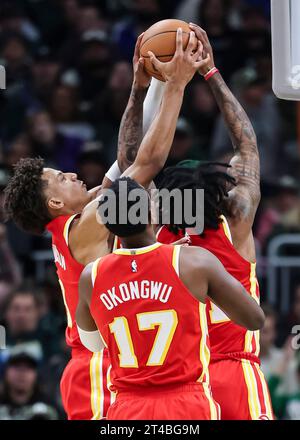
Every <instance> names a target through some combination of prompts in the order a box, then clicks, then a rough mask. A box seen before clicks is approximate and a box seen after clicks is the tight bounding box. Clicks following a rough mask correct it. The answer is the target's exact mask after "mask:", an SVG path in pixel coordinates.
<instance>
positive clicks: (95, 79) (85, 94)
mask: <svg viewBox="0 0 300 440" xmlns="http://www.w3.org/2000/svg"><path fill="white" fill-rule="evenodd" d="M79 47H80V53H79V58H78V63H77V71H78V73H79V78H80V85H81V94H82V99H83V100H84V101H87V102H91V101H92V100H93V99H94V97H95V95H96V94H98V93H99V92H101V91H102V90H104V88H105V86H106V84H107V81H108V78H109V72H110V70H111V67H112V59H113V51H112V48H111V46H110V43H109V37H108V33H107V32H106V31H104V30H102V29H98V30H87V31H86V32H84V33H83V34H82V37H81V43H80V46H79Z"/></svg>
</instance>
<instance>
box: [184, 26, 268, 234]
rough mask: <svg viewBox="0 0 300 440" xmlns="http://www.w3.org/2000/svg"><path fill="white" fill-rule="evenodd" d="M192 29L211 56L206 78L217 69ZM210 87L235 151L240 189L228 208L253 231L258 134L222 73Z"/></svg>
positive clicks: (232, 195)
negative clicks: (213, 69) (214, 68)
mask: <svg viewBox="0 0 300 440" xmlns="http://www.w3.org/2000/svg"><path fill="white" fill-rule="evenodd" d="M190 28H191V29H192V30H193V31H194V32H195V33H196V36H197V38H198V39H199V40H200V41H201V42H202V44H203V49H204V53H209V54H210V59H211V62H210V65H209V67H208V68H207V67H205V68H204V69H203V68H201V69H200V70H199V72H200V73H201V74H202V75H204V74H205V73H207V71H208V70H210V69H211V68H213V67H214V58H213V52H212V48H211V45H210V42H209V40H208V37H207V34H206V32H205V31H204V30H203V29H201V28H200V27H199V26H196V25H192V24H191V25H190ZM208 84H209V86H210V88H211V90H212V92H213V94H214V97H215V99H216V101H217V104H218V106H219V109H220V111H221V113H222V116H223V118H224V121H225V124H226V126H227V129H228V132H229V135H230V138H231V142H232V145H233V150H234V156H233V158H232V160H231V162H230V165H231V166H232V171H233V174H234V177H235V178H236V181H237V186H236V187H235V188H234V189H232V190H231V191H230V193H229V199H228V202H227V208H228V211H229V213H230V216H231V217H232V218H233V219H235V220H241V221H243V222H245V221H246V222H247V223H248V225H249V228H251V227H252V225H253V221H254V217H255V213H256V210H257V207H258V204H259V201H260V162H259V152H258V148H257V141H256V135H255V132H254V130H253V127H252V124H251V122H250V120H249V118H248V116H247V114H246V113H245V111H244V109H243V107H242V106H241V104H240V103H239V102H238V100H237V99H236V98H235V97H234V95H233V94H232V92H231V91H230V90H229V88H228V87H227V85H226V84H225V81H224V80H223V78H222V76H221V75H220V73H216V74H215V75H213V76H212V77H211V78H210V79H209V80H208Z"/></svg>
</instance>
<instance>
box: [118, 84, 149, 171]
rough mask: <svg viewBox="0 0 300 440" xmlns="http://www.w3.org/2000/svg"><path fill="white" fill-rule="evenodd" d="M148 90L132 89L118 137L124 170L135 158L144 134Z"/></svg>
mask: <svg viewBox="0 0 300 440" xmlns="http://www.w3.org/2000/svg"><path fill="white" fill-rule="evenodd" d="M145 96H146V90H137V89H135V88H133V89H132V91H131V95H130V98H129V101H128V105H127V108H126V110H125V112H124V115H123V117H122V121H121V124H120V130H119V139H118V164H119V167H120V169H121V171H122V172H123V171H124V170H125V169H126V168H128V167H129V166H130V165H131V164H132V163H133V162H134V160H135V157H136V154H137V151H138V148H139V146H140V143H141V140H142V134H143V103H144V99H145Z"/></svg>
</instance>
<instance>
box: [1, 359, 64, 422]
mask: <svg viewBox="0 0 300 440" xmlns="http://www.w3.org/2000/svg"><path fill="white" fill-rule="evenodd" d="M0 419H1V420H56V419H58V413H57V410H56V409H55V407H54V406H53V405H52V404H49V399H48V398H47V397H46V396H45V395H44V394H43V393H42V392H41V390H40V386H39V383H38V370H37V361H36V359H35V358H34V357H33V356H32V355H31V354H28V353H26V352H20V353H15V354H12V355H11V356H10V357H9V359H8V361H7V363H6V364H5V370H4V379H3V384H2V389H1V391H0Z"/></svg>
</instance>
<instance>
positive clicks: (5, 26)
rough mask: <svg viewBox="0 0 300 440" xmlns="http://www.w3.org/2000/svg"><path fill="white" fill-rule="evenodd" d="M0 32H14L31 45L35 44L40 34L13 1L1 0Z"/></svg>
mask: <svg viewBox="0 0 300 440" xmlns="http://www.w3.org/2000/svg"><path fill="white" fill-rule="evenodd" d="M0 31H1V32H2V33H5V32H16V33H18V34H20V35H22V36H23V37H24V38H26V39H27V40H29V41H30V42H31V43H32V44H37V43H38V42H39V39H40V33H39V31H38V29H37V27H36V26H34V25H33V23H32V22H31V21H30V20H29V18H28V17H26V14H25V12H24V10H23V9H22V8H21V7H20V5H19V4H15V3H14V1H13V0H9V1H8V0H2V2H1V8H0Z"/></svg>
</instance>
